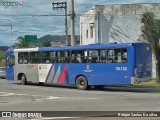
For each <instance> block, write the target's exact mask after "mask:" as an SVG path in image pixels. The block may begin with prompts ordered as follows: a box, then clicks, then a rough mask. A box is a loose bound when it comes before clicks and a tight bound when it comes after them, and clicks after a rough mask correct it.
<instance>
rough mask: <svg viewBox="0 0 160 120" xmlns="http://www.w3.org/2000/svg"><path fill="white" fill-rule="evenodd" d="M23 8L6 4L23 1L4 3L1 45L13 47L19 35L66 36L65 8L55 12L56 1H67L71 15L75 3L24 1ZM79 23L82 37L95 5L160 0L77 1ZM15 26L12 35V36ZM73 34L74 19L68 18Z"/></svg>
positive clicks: (0, 8)
mask: <svg viewBox="0 0 160 120" xmlns="http://www.w3.org/2000/svg"><path fill="white" fill-rule="evenodd" d="M22 1H23V5H17V6H6V5H3V4H4V2H17V3H19V4H20V3H21V0H0V46H1V45H8V46H10V45H11V40H12V43H15V42H17V41H16V39H17V38H18V37H19V36H24V35H37V36H38V38H40V37H42V36H44V35H64V34H65V32H64V31H65V27H64V22H65V21H64V19H65V17H64V16H41V15H63V14H64V9H62V10H53V9H52V2H64V1H66V2H67V6H68V13H69V11H70V1H71V0H22ZM74 2H75V12H76V14H77V16H76V19H75V21H76V24H75V27H76V28H75V33H76V34H77V35H79V16H80V14H83V13H85V12H87V11H88V10H89V9H90V8H91V7H92V6H94V5H107V4H125V3H159V2H160V1H159V0H75V1H74ZM11 25H12V26H13V27H12V34H11ZM68 26H69V34H70V18H69V17H68Z"/></svg>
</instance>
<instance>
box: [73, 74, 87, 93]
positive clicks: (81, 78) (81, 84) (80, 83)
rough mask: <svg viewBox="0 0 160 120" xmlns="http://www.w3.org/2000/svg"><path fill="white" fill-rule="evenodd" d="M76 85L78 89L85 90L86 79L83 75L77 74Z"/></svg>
mask: <svg viewBox="0 0 160 120" xmlns="http://www.w3.org/2000/svg"><path fill="white" fill-rule="evenodd" d="M76 86H77V88H78V89H80V90H86V89H87V88H88V82H87V79H86V78H85V77H84V76H79V77H78V78H77V79H76Z"/></svg>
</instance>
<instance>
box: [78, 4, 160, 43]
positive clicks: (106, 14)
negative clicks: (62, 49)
mask: <svg viewBox="0 0 160 120" xmlns="http://www.w3.org/2000/svg"><path fill="white" fill-rule="evenodd" d="M148 11H151V12H154V14H155V15H156V17H157V19H160V12H159V11H160V3H153V4H115V5H95V6H93V7H92V8H91V9H90V10H89V11H88V12H86V13H85V14H83V15H81V17H80V44H83V45H86V44H93V43H110V42H133V41H137V40H138V39H139V37H140V35H141V31H140V27H141V17H142V14H143V13H145V12H148Z"/></svg>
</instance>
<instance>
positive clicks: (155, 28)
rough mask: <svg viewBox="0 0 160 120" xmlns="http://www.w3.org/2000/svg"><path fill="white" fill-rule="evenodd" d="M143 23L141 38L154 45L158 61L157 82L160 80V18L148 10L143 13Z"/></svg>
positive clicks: (153, 48)
mask: <svg viewBox="0 0 160 120" xmlns="http://www.w3.org/2000/svg"><path fill="white" fill-rule="evenodd" d="M141 23H142V26H141V32H142V34H141V38H142V39H143V40H146V41H148V42H149V43H150V44H151V46H152V50H153V52H154V55H155V59H156V61H157V64H156V67H157V68H156V72H157V76H156V77H157V82H160V45H159V40H160V20H157V19H156V16H155V14H154V13H153V12H146V13H144V14H143V15H142V18H141Z"/></svg>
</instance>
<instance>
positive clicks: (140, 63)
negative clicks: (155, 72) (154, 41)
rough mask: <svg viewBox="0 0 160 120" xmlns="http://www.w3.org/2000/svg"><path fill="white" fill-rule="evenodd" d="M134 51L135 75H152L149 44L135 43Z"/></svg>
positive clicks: (142, 76) (147, 76) (139, 76)
mask: <svg viewBox="0 0 160 120" xmlns="http://www.w3.org/2000/svg"><path fill="white" fill-rule="evenodd" d="M134 46H135V51H136V62H135V64H136V65H135V66H136V77H138V78H151V77H152V51H151V46H150V44H135V45H134Z"/></svg>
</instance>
